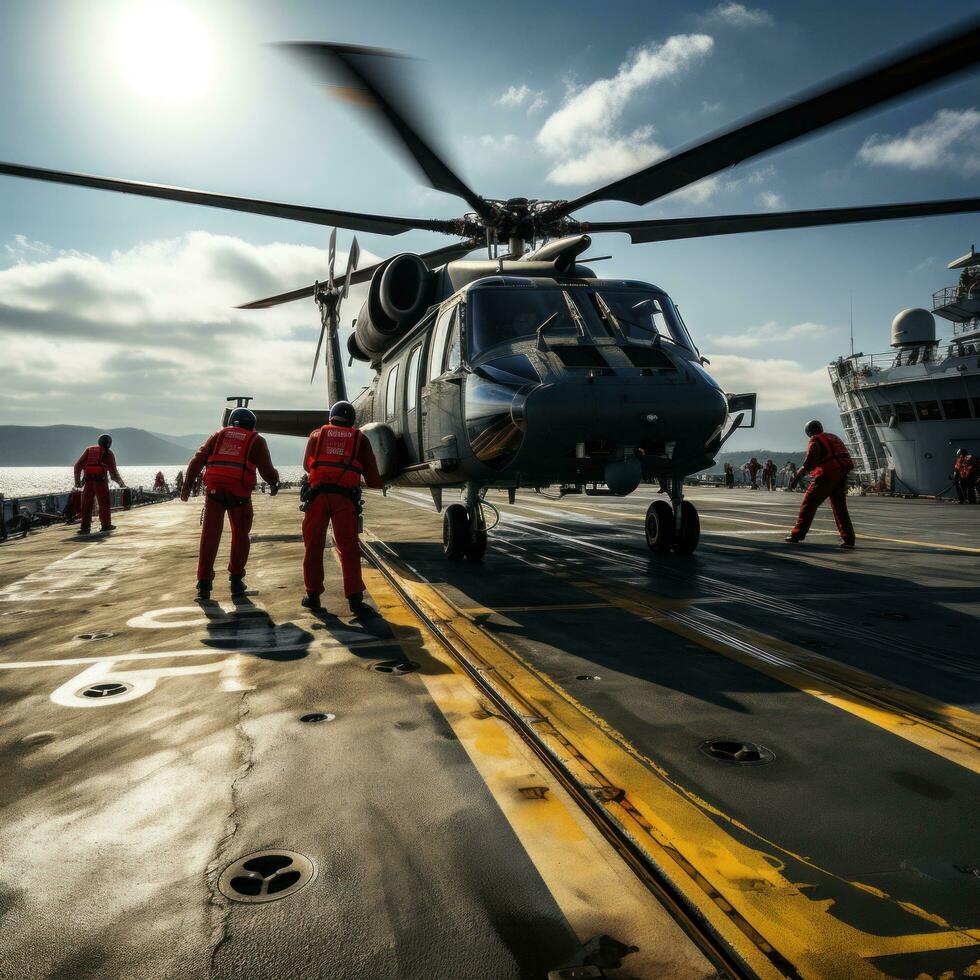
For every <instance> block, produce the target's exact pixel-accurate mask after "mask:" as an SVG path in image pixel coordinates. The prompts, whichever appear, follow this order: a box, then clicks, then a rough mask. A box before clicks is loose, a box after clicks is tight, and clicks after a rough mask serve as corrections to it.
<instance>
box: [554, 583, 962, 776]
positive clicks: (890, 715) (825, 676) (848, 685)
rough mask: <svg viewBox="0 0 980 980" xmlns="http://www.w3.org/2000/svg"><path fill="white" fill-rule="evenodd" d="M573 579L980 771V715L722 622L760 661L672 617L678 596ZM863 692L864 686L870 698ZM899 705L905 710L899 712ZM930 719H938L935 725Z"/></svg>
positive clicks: (628, 608) (634, 611)
mask: <svg viewBox="0 0 980 980" xmlns="http://www.w3.org/2000/svg"><path fill="white" fill-rule="evenodd" d="M571 584H573V585H576V586H578V587H580V588H583V589H586V590H587V591H589V592H591V593H593V594H594V595H597V596H600V597H601V598H603V599H605V600H606V601H607V602H609V603H610V605H614V606H618V607H619V608H621V609H623V610H625V611H627V612H630V613H632V614H634V615H636V616H640V617H642V618H645V619H651V620H652V621H653V622H655V623H656V625H657V626H659V627H662V628H664V629H666V630H669V631H670V632H672V633H675V634H676V635H678V636H681V637H683V638H684V639H685V640H689V641H690V642H692V643H696V644H697V645H699V646H701V647H703V648H705V649H708V650H711V651H712V652H714V653H720V654H721V655H722V656H724V657H727V658H728V659H730V660H734V661H736V662H738V663H740V664H743V665H744V666H746V667H750V668H751V669H752V670H756V671H759V672H760V673H763V674H766V675H767V676H769V677H772V678H774V679H775V680H778V681H780V682H781V683H783V684H786V685H787V686H789V687H794V688H796V689H797V690H799V691H803V692H804V693H805V694H809V695H811V696H812V697H815V698H818V699H820V700H821V701H825V702H827V703H828V704H832V705H833V706H834V707H836V708H840V709H842V710H843V711H846V712H848V713H849V714H852V715H855V716H856V717H858V718H861V719H862V720H863V721H867V722H870V723H871V724H873V725H876V726H877V727H879V728H883V729H885V730H886V731H888V732H890V733H891V734H893V735H898V736H899V737H900V738H904V739H906V740H907V741H909V742H912V743H914V744H915V745H918V746H919V747H920V748H923V749H926V750H927V751H929V752H932V753H933V754H934V755H938V756H941V757H942V758H944V759H946V760H947V761H949V762H954V763H956V764H957V765H959V766H963V768H965V769H968V770H970V772H974V773H980V751H978V750H980V716H978V715H976V714H974V713H973V712H972V711H967V710H965V709H963V708H957V707H955V706H953V705H948V704H944V703H943V702H941V701H936V700H934V699H933V698H930V697H927V696H926V695H924V694H919V693H918V692H916V691H910V690H908V689H906V688H899V687H894V686H892V685H890V684H889V683H888V681H886V680H884V679H882V678H880V677H876V676H875V675H873V674H868V673H866V672H865V671H862V670H858V669H857V668H854V667H850V666H848V665H846V664H842V663H839V662H838V661H834V660H831V659H830V658H828V657H821V656H820V655H819V654H815V653H811V652H810V651H809V650H804V649H803V648H802V647H798V646H795V645H794V644H792V643H788V642H786V641H785V640H779V639H777V638H776V637H773V636H769V635H767V634H765V633H760V632H757V631H756V630H752V629H749V628H747V627H745V626H741V625H738V624H735V623H728V622H727V621H724V620H722V621H721V622H720V625H719V627H718V628H719V629H722V630H723V629H724V628H726V627H734V628H736V629H737V630H738V637H737V638H738V639H740V640H743V641H745V642H746V643H749V644H751V645H753V646H755V647H758V648H759V649H760V650H762V651H764V652H766V653H771V654H774V655H775V656H776V657H778V662H774V661H772V660H765V659H762V658H761V657H759V656H755V655H753V654H752V653H751V652H748V651H745V650H743V649H741V648H739V647H738V646H736V645H734V644H730V643H726V642H725V640H724V639H723V638H715V637H711V636H706V635H705V633H704V632H703V631H702V630H700V629H698V627H697V626H696V625H691V624H689V623H685V622H682V621H679V620H678V619H675V618H674V617H673V612H674V610H675V609H676V608H677V603H676V601H666V602H664V601H661V600H660V599H658V598H656V597H653V596H651V595H649V593H645V592H642V591H641V590H639V589H634V588H632V587H630V586H627V585H620V584H618V583H617V585H616V588H615V589H610V588H608V587H607V586H603V585H600V584H599V583H596V582H589V581H585V580H576V581H573V582H572V583H571ZM815 675H819V676H815ZM862 692H866V695H867V696H864V695H862ZM878 696H880V698H881V699H882V700H884V701H887V702H890V703H891V704H893V705H895V707H894V708H890V707H888V706H887V705H882V704H881V703H879V701H878V700H877V697H878ZM902 708H904V709H905V710H907V711H908V712H909V713H908V714H906V713H904V712H903V711H902ZM931 718H934V719H936V720H937V722H936V723H935V724H933V723H932V722H931V721H930V719H931Z"/></svg>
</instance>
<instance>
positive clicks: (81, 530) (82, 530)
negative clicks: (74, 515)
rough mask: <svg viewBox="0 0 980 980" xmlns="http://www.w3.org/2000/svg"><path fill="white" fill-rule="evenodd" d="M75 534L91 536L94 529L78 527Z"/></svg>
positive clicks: (81, 525) (82, 525) (83, 526)
mask: <svg viewBox="0 0 980 980" xmlns="http://www.w3.org/2000/svg"><path fill="white" fill-rule="evenodd" d="M75 533H76V534H91V533H92V529H91V528H90V527H86V526H85V525H84V524H80V525H79V526H78V530H77V531H76V532H75Z"/></svg>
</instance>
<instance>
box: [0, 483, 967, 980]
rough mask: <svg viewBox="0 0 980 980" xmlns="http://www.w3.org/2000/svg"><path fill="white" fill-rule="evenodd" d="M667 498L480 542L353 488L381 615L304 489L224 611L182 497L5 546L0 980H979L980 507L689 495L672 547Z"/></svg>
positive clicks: (499, 530) (524, 503)
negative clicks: (308, 519) (851, 533)
mask: <svg viewBox="0 0 980 980" xmlns="http://www.w3.org/2000/svg"><path fill="white" fill-rule="evenodd" d="M447 497H448V495H447ZM655 497H656V493H655V492H654V491H653V490H651V489H649V488H644V489H641V490H640V491H638V492H637V493H635V494H633V495H632V496H630V497H623V498H620V497H586V496H566V497H564V498H561V499H551V498H549V497H548V496H545V495H543V494H535V493H532V492H526V493H520V494H519V495H518V498H517V502H516V504H514V505H508V504H507V502H506V495H505V494H503V493H501V494H497V493H495V492H493V491H491V492H490V493H489V494H488V500H489V501H491V502H492V503H494V504H495V506H496V507H497V508H498V509H499V511H500V515H501V519H500V523H499V525H498V526H497V527H496V528H494V529H493V530H492V531H491V532H490V545H489V549H488V552H487V556H486V558H485V560H484V561H483V563H481V564H476V563H470V562H467V561H462V562H447V561H446V560H445V559H444V558H443V556H442V539H441V533H442V524H441V520H440V518H439V516H438V515H437V514H436V513H435V512H434V509H433V506H432V501H431V498H430V496H429V494H428V493H427V492H425V491H422V490H418V491H416V490H408V489H402V490H391V491H389V492H388V494H387V499H382V496H381V494H379V493H371V494H368V496H367V507H366V513H365V518H366V529H367V530H366V534H365V535H364V538H363V543H364V575H365V582H366V584H367V587H368V592H369V600H370V602H371V603H372V605H374V606H375V607H376V608H377V609H378V611H379V615H378V616H377V617H374V618H369V619H352V618H351V617H350V615H349V614H348V612H347V608H346V604H345V603H344V602H343V598H342V595H341V594H340V590H339V577H340V576H339V569H338V568H336V566H335V565H334V564H333V559H332V557H331V555H330V554H329V553H328V556H327V562H328V592H327V593H326V594H325V596H324V605H325V607H326V612H324V613H322V614H318V615H314V614H312V613H310V612H309V611H307V610H305V609H302V608H301V607H300V606H299V598H300V596H301V595H302V582H301V572H300V562H301V556H302V540H301V537H300V533H299V532H300V519H301V515H300V514H299V513H298V511H297V498H296V495H295V494H294V493H290V492H283V493H282V494H280V495H279V496H278V497H276V498H271V499H270V498H268V497H263V496H260V497H258V498H257V499H256V500H255V505H256V518H255V525H254V530H253V544H252V554H251V558H250V561H249V574H248V583H249V588H250V593H249V595H247V596H245V597H242V598H238V599H236V600H235V601H232V599H231V597H230V596H229V595H228V594H227V586H226V583H224V582H223V581H222V578H221V577H220V575H219V578H218V579H217V580H216V583H215V584H216V588H215V591H214V593H213V598H212V600H211V601H208V602H201V603H196V602H194V601H193V600H192V595H193V587H194V563H195V555H196V549H197V535H198V516H199V511H200V507H199V506H198V505H196V504H194V503H193V502H192V503H191V504H188V505H181V504H179V503H176V502H174V503H167V504H159V505H155V506H152V507H146V508H141V509H139V510H136V511H132V512H130V513H128V514H125V515H121V516H120V518H119V519H118V520H117V524H118V530H117V531H116V532H115V533H114V534H112V535H111V536H107V537H104V538H100V537H96V538H92V539H89V540H79V539H78V538H77V537H76V536H75V535H74V534H72V533H70V531H69V530H68V529H67V528H63V527H52V528H50V529H48V530H46V531H43V532H41V533H40V534H37V535H35V536H32V537H31V538H29V539H27V540H23V541H11V542H8V543H7V544H5V545H3V547H2V548H0V647H2V650H3V653H2V657H0V699H2V703H3V705H4V709H5V711H4V715H5V722H6V724H5V725H4V729H3V734H2V736H0V752H2V758H3V763H4V764H3V768H2V776H0V795H2V798H3V800H4V819H3V821H2V824H0V853H2V854H3V855H4V860H3V867H4V876H3V882H2V892H0V896H2V897H0V947H2V951H3V962H4V970H8V969H9V970H10V975H11V976H17V977H39V978H40V977H66V978H67V977H141V978H142V977H152V978H156V977H161V978H163V977H173V976H178V975H180V976H182V977H186V978H196V977H218V978H224V977H228V978H231V977H235V978H239V977H260V976H262V977H270V976H277V977H279V976H281V977H293V976H295V977H299V976H303V977H331V978H360V977H372V978H373V977H379V978H380V977H392V978H395V977H398V978H416V977H417V978H422V977H424V978H436V977H446V978H457V977H467V978H468V977H473V978H482V977H487V978H497V977H515V978H518V977H520V978H525V977H526V978H535V977H541V978H544V977H554V978H572V977H601V976H608V977H632V978H647V977H714V976H718V975H731V976H766V977H778V976H803V977H875V976H892V977H908V978H919V977H935V978H939V977H968V976H973V977H975V976H978V975H980V844H978V841H980V818H978V817H977V812H978V808H977V806H976V800H977V797H978V779H977V777H978V772H980V751H978V749H980V718H978V710H980V667H978V662H977V658H976V649H977V647H976V636H975V634H976V622H977V615H978V609H980V584H978V580H977V575H976V567H977V556H978V555H980V547H978V544H977V535H976V511H974V510H973V509H972V508H970V507H956V506H952V505H945V504H936V503H931V502H926V501H918V500H895V499H883V498H872V497H863V498H855V497H852V498H850V499H849V503H850V505H851V509H852V515H853V517H854V522H855V526H856V529H857V534H858V547H857V549H856V550H855V551H853V552H842V551H840V550H839V549H838V547H837V542H838V538H837V534H836V531H835V529H834V528H833V524H832V521H831V520H830V517H829V515H826V514H825V513H824V512H823V511H821V512H820V514H819V515H818V517H817V521H816V523H815V525H814V528H813V530H812V531H811V533H810V536H809V537H808V539H807V541H806V543H805V544H803V545H801V546H791V545H788V544H786V543H784V542H783V537H784V536H785V534H786V533H787V531H788V529H789V527H790V526H791V524H792V518H793V516H794V514H795V509H796V507H797V506H798V503H799V499H800V498H799V495H798V494H794V493H784V492H777V493H766V492H764V491H749V490H744V489H739V490H733V491H726V490H721V489H710V490H708V489H706V490H694V491H693V492H692V493H691V494H690V499H692V500H693V501H694V502H695V503H696V504H697V506H698V509H699V511H700V514H701V520H702V535H703V538H702V542H701V547H700V549H699V551H698V552H697V553H696V555H693V556H689V557H681V556H676V555H667V556H654V555H651V553H650V552H649V551H648V549H647V547H646V543H645V541H644V537H643V522H644V515H645V512H646V508H647V505H648V504H649V503H650V501H651V499H653V498H655ZM446 502H447V503H448V502H450V501H449V500H448V499H447V501H446ZM226 549H227V541H225V543H224V546H223V550H222V555H224V554H225V553H226Z"/></svg>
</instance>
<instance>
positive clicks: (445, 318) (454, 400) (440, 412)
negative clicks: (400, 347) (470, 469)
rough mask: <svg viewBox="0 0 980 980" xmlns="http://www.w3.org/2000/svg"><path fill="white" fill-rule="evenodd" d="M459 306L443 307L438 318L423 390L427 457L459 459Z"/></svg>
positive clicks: (423, 430) (422, 401)
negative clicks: (457, 442)
mask: <svg viewBox="0 0 980 980" xmlns="http://www.w3.org/2000/svg"><path fill="white" fill-rule="evenodd" d="M458 310H459V305H458V304H457V305H455V306H451V307H448V308H447V309H444V310H442V311H441V312H440V313H439V315H438V317H437V318H436V325H435V329H434V330H433V332H432V339H431V340H430V341H429V350H428V357H427V358H426V362H425V367H424V369H423V371H422V373H423V374H424V376H425V382H426V383H425V384H424V385H423V387H422V391H421V404H422V446H423V449H424V455H423V458H424V459H426V460H430V459H446V460H450V459H452V460H457V459H459V448H458V446H457V444H456V440H457V438H458V436H457V432H456V430H457V427H458V425H459V419H460V412H461V405H460V399H461V382H462V375H461V374H460V373H459V367H460V363H461V360H462V358H461V351H460V328H459V316H458Z"/></svg>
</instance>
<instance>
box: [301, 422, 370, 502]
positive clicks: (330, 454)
mask: <svg viewBox="0 0 980 980" xmlns="http://www.w3.org/2000/svg"><path fill="white" fill-rule="evenodd" d="M363 438H364V436H363V434H362V433H361V431H360V430H359V429H355V428H353V427H350V426H346V425H324V426H322V427H321V428H320V430H319V432H318V434H317V440H316V445H315V447H314V450H313V455H312V456H311V457H310V459H309V460H308V463H309V467H310V486H311V487H323V486H336V487H347V488H353V487H359V486H360V485H361V474H362V473H363V472H364V467H363V465H362V464H361V461H360V458H359V457H360V454H361V440H362V439H363Z"/></svg>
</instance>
